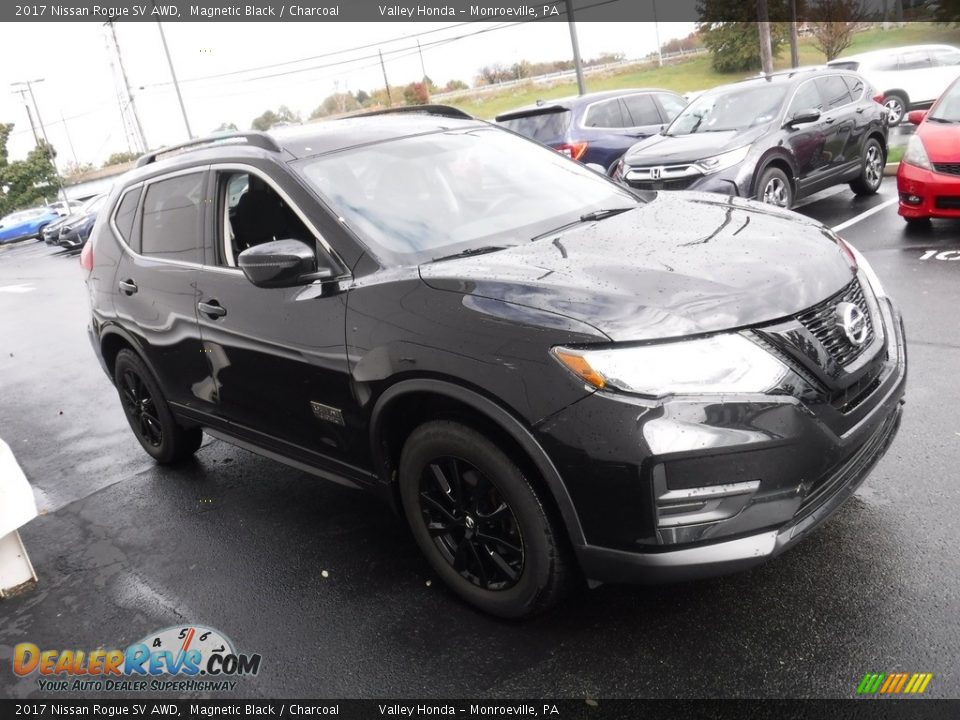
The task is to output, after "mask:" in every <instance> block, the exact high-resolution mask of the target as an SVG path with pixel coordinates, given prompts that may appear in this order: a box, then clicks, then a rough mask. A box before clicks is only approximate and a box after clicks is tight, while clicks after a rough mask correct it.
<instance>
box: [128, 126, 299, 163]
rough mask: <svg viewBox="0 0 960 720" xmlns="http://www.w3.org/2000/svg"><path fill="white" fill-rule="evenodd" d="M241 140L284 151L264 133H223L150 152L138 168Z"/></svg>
mask: <svg viewBox="0 0 960 720" xmlns="http://www.w3.org/2000/svg"><path fill="white" fill-rule="evenodd" d="M241 140H243V141H246V143H247V144H248V145H252V146H254V147H259V148H263V149H264V150H272V151H274V152H281V151H282V149H283V148H281V147H280V146H279V145H278V144H277V141H276V140H274V139H273V138H272V137H270V136H269V135H267V134H266V133H263V132H255V131H251V132H232V133H223V134H221V135H208V136H207V137H202V138H196V139H194V140H188V141H187V142H184V143H179V144H177V145H168V146H167V147H163V148H160V149H159V150H154V151H153V152H148V153H147V154H145V155H141V156H140V158H139V159H138V160H137V164H136V167H143V166H144V165H149V164H150V163H152V162H156V160H157V158H158V157H160V156H161V155H170V154H175V153H177V154H178V153H181V152H186V151H188V150H200V149H202V148H207V147H213V146H214V145H223V144H232V143H235V142H237V141H241Z"/></svg>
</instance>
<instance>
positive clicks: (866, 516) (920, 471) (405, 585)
mask: <svg viewBox="0 0 960 720" xmlns="http://www.w3.org/2000/svg"><path fill="white" fill-rule="evenodd" d="M894 197H895V186H894V183H893V181H892V179H888V180H887V181H886V182H885V183H884V188H883V192H882V193H881V194H880V195H878V196H876V197H873V198H869V199H867V200H862V201H860V200H855V199H854V198H853V195H852V194H851V193H850V192H849V190H847V189H846V188H845V187H844V188H842V189H834V190H831V191H828V192H826V193H822V194H821V195H819V196H817V198H816V199H815V201H814V202H811V203H809V204H806V205H805V206H804V207H803V208H802V210H801V212H803V213H804V214H807V215H810V216H813V217H816V218H817V219H819V220H822V221H823V222H825V223H827V224H828V225H830V226H832V227H837V226H843V224H844V223H848V222H849V221H851V220H854V219H856V218H858V217H859V216H863V218H862V219H860V220H857V221H856V222H853V224H850V225H848V226H847V227H845V229H843V230H842V231H841V234H842V235H843V236H844V237H846V238H847V239H848V240H849V241H850V242H852V243H853V244H854V245H855V246H856V247H857V248H858V249H860V250H861V251H862V252H863V253H864V254H865V255H866V256H867V258H868V259H869V260H870V261H871V263H872V264H873V265H874V268H875V269H876V271H877V273H878V275H879V276H880V277H881V279H882V280H883V282H884V284H885V286H886V287H887V289H888V291H889V293H890V294H891V295H892V296H893V297H894V298H895V299H896V300H897V302H898V303H899V305H900V307H901V309H902V311H903V314H904V318H905V323H906V327H907V336H908V347H909V353H910V361H911V367H910V373H911V376H910V380H909V387H908V391H907V399H908V402H907V406H906V409H905V410H906V412H905V415H904V420H903V425H902V429H901V431H900V434H899V437H898V438H897V440H896V441H895V443H894V445H893V447H892V448H891V450H890V452H889V453H888V455H887V456H886V457H885V458H884V459H883V460H882V461H881V462H880V464H879V465H878V466H877V467H876V469H875V470H874V471H873V473H872V474H871V476H870V477H869V478H868V480H867V481H866V483H865V484H864V485H863V486H862V487H861V488H860V490H859V491H858V492H857V494H856V495H855V496H854V497H853V498H852V499H851V500H850V501H849V502H848V503H847V504H846V505H845V506H844V507H843V508H842V509H841V510H840V511H839V512H838V513H837V514H836V515H835V516H834V517H833V518H831V520H830V521H829V522H827V523H826V524H825V525H824V526H823V527H822V528H821V529H820V530H819V531H818V532H817V533H816V534H815V535H813V536H812V537H811V538H809V539H807V540H806V541H804V542H803V543H801V544H800V545H798V546H797V547H796V548H795V549H793V550H791V551H790V552H788V553H786V554H785V555H783V556H781V557H780V558H778V559H777V560H775V561H774V562H772V563H769V564H767V565H765V566H763V567H760V568H758V569H756V570H754V571H751V572H748V573H743V574H739V575H734V576H730V577H726V578H720V579H715V580H708V581H701V582H696V583H690V584H685V585H674V586H664V587H654V588H638V587H615V586H603V587H600V588H598V589H596V590H593V591H584V592H582V593H580V594H579V595H578V596H576V597H574V598H573V599H572V600H571V601H570V602H568V603H567V604H565V605H563V606H562V607H561V608H559V609H558V610H557V611H555V612H553V613H551V614H549V615H547V616H545V617H541V618H537V619H535V620H533V621H530V622H525V623H509V622H503V621H499V620H494V619H491V618H488V617H486V616H483V615H481V614H479V613H477V612H474V611H473V610H471V609H469V608H468V607H466V606H465V605H463V604H462V603H461V602H459V601H458V600H457V599H456V598H454V597H453V596H452V595H451V594H450V593H449V592H447V591H446V590H445V589H444V588H443V587H442V586H441V585H440V584H439V583H438V582H437V581H436V579H435V578H434V577H433V576H432V574H431V572H430V570H429V567H428V566H427V564H426V562H425V561H423V560H422V559H421V557H420V555H419V553H418V551H417V549H416V547H415V545H414V542H413V540H412V538H411V537H410V536H409V534H408V533H407V531H406V529H405V527H404V525H403V524H402V522H401V521H400V520H399V519H397V518H395V517H394V516H393V515H392V514H391V512H390V510H389V509H388V508H386V507H385V506H383V505H381V504H379V503H378V502H377V501H376V500H375V499H373V498H372V497H371V496H367V495H363V494H361V493H358V492H355V491H351V490H349V489H345V488H343V487H340V486H338V485H334V484H332V483H328V482H324V481H321V480H317V479H314V478H312V477H310V476H307V475H305V474H304V473H302V472H299V471H297V470H293V469H290V468H288V467H286V466H283V465H280V464H277V463H275V462H273V461H270V460H267V459H264V458H260V457H258V456H256V455H253V454H250V453H248V452H245V451H243V450H239V449H236V448H234V447H232V446H230V445H228V444H226V443H223V442H221V441H216V440H211V439H207V440H206V442H205V444H204V446H203V448H201V450H200V451H199V452H198V453H197V456H196V459H195V461H193V462H192V463H190V464H188V465H187V466H185V467H181V468H177V469H168V468H158V467H157V466H155V465H153V464H152V462H151V461H149V459H147V457H146V456H145V454H144V453H143V452H142V450H141V449H140V447H139V445H138V444H137V443H136V442H135V440H134V439H133V436H132V435H131V434H130V432H129V430H128V429H127V426H126V422H125V420H124V418H123V415H122V412H121V409H120V405H119V402H118V401H117V399H116V395H115V394H114V391H113V388H112V386H111V385H110V383H109V382H108V381H107V379H106V377H105V376H104V375H103V372H102V371H101V369H100V367H99V366H98V364H97V362H96V360H95V359H94V357H93V354H92V352H91V349H90V347H89V345H88V341H87V338H86V334H85V329H84V328H85V324H86V317H87V302H86V297H85V292H84V287H83V283H82V276H81V270H80V268H79V266H78V263H77V260H76V257H75V256H69V255H62V254H59V253H57V252H55V251H53V250H51V249H50V248H48V247H46V246H44V245H43V244H42V243H33V242H30V243H26V244H24V243H20V244H17V245H15V246H4V247H2V248H0V328H2V330H0V437H3V438H4V439H5V440H6V441H7V442H8V443H9V444H10V446H11V447H12V448H13V450H14V452H15V454H16V455H17V457H18V459H19V461H20V463H21V464H22V466H23V468H24V470H25V472H26V474H27V476H28V478H29V479H30V481H31V483H32V484H33V486H34V487H35V488H36V490H37V496H38V501H39V504H40V505H41V510H42V513H43V514H42V516H41V517H39V518H37V519H36V520H35V521H33V522H32V523H30V524H29V525H28V526H27V527H26V528H25V529H24V530H23V532H22V535H23V538H24V541H25V543H26V545H27V547H28V549H29V550H30V553H31V557H32V559H33V562H34V564H35V566H36V568H37V572H38V574H39V576H40V583H39V585H38V586H37V588H36V589H34V590H33V591H32V592H31V593H29V594H27V595H25V596H22V597H18V598H14V599H11V600H8V601H4V602H0V695H2V696H4V697H17V698H27V697H42V696H44V693H42V692H40V691H39V690H38V688H37V684H36V680H35V677H36V676H33V677H31V678H30V679H26V680H18V679H16V678H15V677H14V676H13V673H12V672H11V664H10V663H11V656H12V649H13V646H14V645H16V644H17V643H20V642H32V643H36V644H37V645H39V646H40V647H42V648H67V647H69V648H84V649H94V648H98V647H106V648H114V647H120V648H122V647H125V646H126V645H127V644H128V643H130V642H133V641H136V640H138V639H140V638H142V637H144V636H145V635H147V634H148V633H151V632H153V631H155V630H159V629H161V628H165V627H168V626H171V625H182V624H184V625H185V624H191V623H200V624H204V625H207V626H211V627H214V628H217V629H219V630H221V631H223V633H225V634H226V635H227V636H228V637H229V638H231V639H232V640H233V642H234V643H235V645H236V646H237V648H238V649H240V650H242V651H245V652H250V653H252V652H256V653H260V654H261V655H262V657H263V664H262V668H261V672H260V674H259V675H258V676H257V677H255V678H245V679H242V680H241V681H240V685H241V687H240V688H238V690H237V692H236V695H237V696H240V697H257V696H264V697H321V696H326V697H387V696H406V697H455V696H470V697H478V696H494V697H496V696H500V697H521V696H522V697H702V696H727V697H753V696H777V697H783V696H787V697H850V696H852V695H853V694H854V691H855V689H856V686H857V684H858V683H859V681H860V679H861V678H862V677H863V675H864V674H865V673H866V672H894V671H906V672H931V673H933V674H934V678H933V680H932V682H931V683H930V685H929V687H928V689H927V692H926V694H927V695H928V696H934V697H946V696H957V695H960V665H958V662H957V657H958V654H960V617H958V610H960V554H958V553H957V551H956V547H957V541H958V537H960V518H958V510H957V508H958V507H960V488H958V485H960V473H958V470H957V468H958V467H960V414H958V412H957V409H956V408H957V406H958V401H960V389H958V387H960V386H958V378H957V373H958V369H960V322H958V320H957V310H956V309H957V307H958V306H960V282H958V276H960V223H952V224H951V223H946V222H935V223H934V225H933V228H932V229H931V230H929V231H927V232H920V233H907V231H906V229H905V225H904V223H903V222H902V221H901V220H900V218H899V217H897V215H896V207H895V204H889V203H891V201H892V200H893V198H894ZM870 211H873V214H868V215H865V213H869V212H870ZM324 571H325V572H326V575H324Z"/></svg>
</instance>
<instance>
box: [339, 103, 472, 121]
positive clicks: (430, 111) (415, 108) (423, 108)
mask: <svg viewBox="0 0 960 720" xmlns="http://www.w3.org/2000/svg"><path fill="white" fill-rule="evenodd" d="M411 113H412V114H421V115H438V116H440V117H448V118H457V119H459V120H476V118H475V117H474V116H473V115H471V114H470V113H467V112H464V111H463V110H461V109H460V108H456V107H453V106H452V105H403V106H401V107H395V108H386V109H385V110H371V111H370V112H361V113H357V114H356V115H348V116H346V117H348V118H355V117H373V116H374V115H400V114H411Z"/></svg>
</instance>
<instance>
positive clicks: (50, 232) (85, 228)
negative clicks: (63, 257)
mask: <svg viewBox="0 0 960 720" xmlns="http://www.w3.org/2000/svg"><path fill="white" fill-rule="evenodd" d="M106 199H107V195H106V194H103V195H96V196H94V197H92V198H90V199H89V200H87V201H86V202H84V203H83V204H81V205H79V206H78V207H77V208H75V210H74V212H73V213H72V214H71V215H68V216H67V217H65V218H62V219H61V220H59V221H57V222H55V223H51V224H50V225H48V226H47V227H46V228H45V229H44V231H43V241H44V242H45V243H46V244H47V245H59V246H60V247H62V248H68V249H69V248H79V247H83V244H84V243H85V242H86V241H87V238H89V237H90V231H91V230H92V229H93V223H94V222H95V221H96V219H97V213H98V212H100V208H102V207H103V204H104V203H105V202H106Z"/></svg>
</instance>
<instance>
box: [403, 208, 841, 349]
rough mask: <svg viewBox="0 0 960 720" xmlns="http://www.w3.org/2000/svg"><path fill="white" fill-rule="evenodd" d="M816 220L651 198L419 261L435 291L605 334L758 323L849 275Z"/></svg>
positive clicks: (643, 336) (825, 292)
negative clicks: (504, 243)
mask: <svg viewBox="0 0 960 720" xmlns="http://www.w3.org/2000/svg"><path fill="white" fill-rule="evenodd" d="M834 238H835V236H834V235H833V234H832V233H831V232H830V231H829V230H828V229H827V228H825V227H823V226H822V225H820V224H819V223H817V222H815V221H813V220H809V219H806V218H803V217H801V216H799V215H796V214H794V213H790V212H787V211H780V210H776V209H773V208H769V209H768V208H767V206H764V205H760V204H758V203H754V202H752V201H749V200H742V199H739V198H723V197H719V196H716V195H708V194H705V193H686V192H674V193H660V194H659V195H658V196H656V197H655V198H654V199H653V200H652V201H650V202H649V203H647V204H645V205H642V206H640V207H639V208H638V209H637V210H634V211H631V212H627V213H623V214H621V215H617V216H614V217H610V218H607V219H606V220H600V221H597V222H593V223H589V224H585V225H582V226H577V227H575V228H574V229H571V230H567V231H566V232H562V233H557V234H555V235H549V236H547V237H546V238H544V239H541V240H537V241H535V242H529V243H524V244H522V245H518V246H515V247H509V248H507V249H505V250H500V251H497V252H493V253H488V254H485V255H478V256H475V257H464V258H458V259H451V260H444V261H440V262H435V263H427V264H424V265H422V266H421V267H420V275H421V278H422V279H423V281H424V282H425V283H426V284H427V285H429V286H430V287H433V288H435V289H438V290H446V291H451V292H458V293H464V294H467V295H473V296H477V297H486V298H493V299H498V300H504V301H506V302H510V303H514V304H516V305H522V306H526V307H531V308H536V309H539V310H544V311H548V312H552V313H557V314H560V315H564V316H566V317H570V318H574V319H576V320H580V321H582V322H585V323H588V324H589V325H592V326H593V327H594V328H596V329H597V330H599V331H600V332H601V333H603V334H605V335H606V336H607V337H609V338H610V339H611V340H614V341H618V342H620V341H637V340H653V339H665V338H671V337H680V336H685V335H691V334H698V333H711V332H717V331H721V330H729V329H734V328H741V327H745V326H750V325H757V324H761V323H766V322H770V321H774V320H779V319H782V318H784V317H787V316H790V315H794V314H796V313H798V312H800V311H801V310H805V309H807V308H809V307H811V306H813V305H815V304H817V303H818V302H820V301H821V300H823V299H825V298H827V297H829V296H830V295H832V294H834V293H835V292H837V291H838V290H840V289H841V288H842V287H844V286H845V285H846V284H847V283H849V282H850V280H851V278H852V276H853V271H852V270H851V268H850V266H849V265H848V263H847V261H846V260H845V258H844V256H843V255H842V253H841V251H840V249H839V247H838V245H837V243H836V241H835V240H834Z"/></svg>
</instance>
